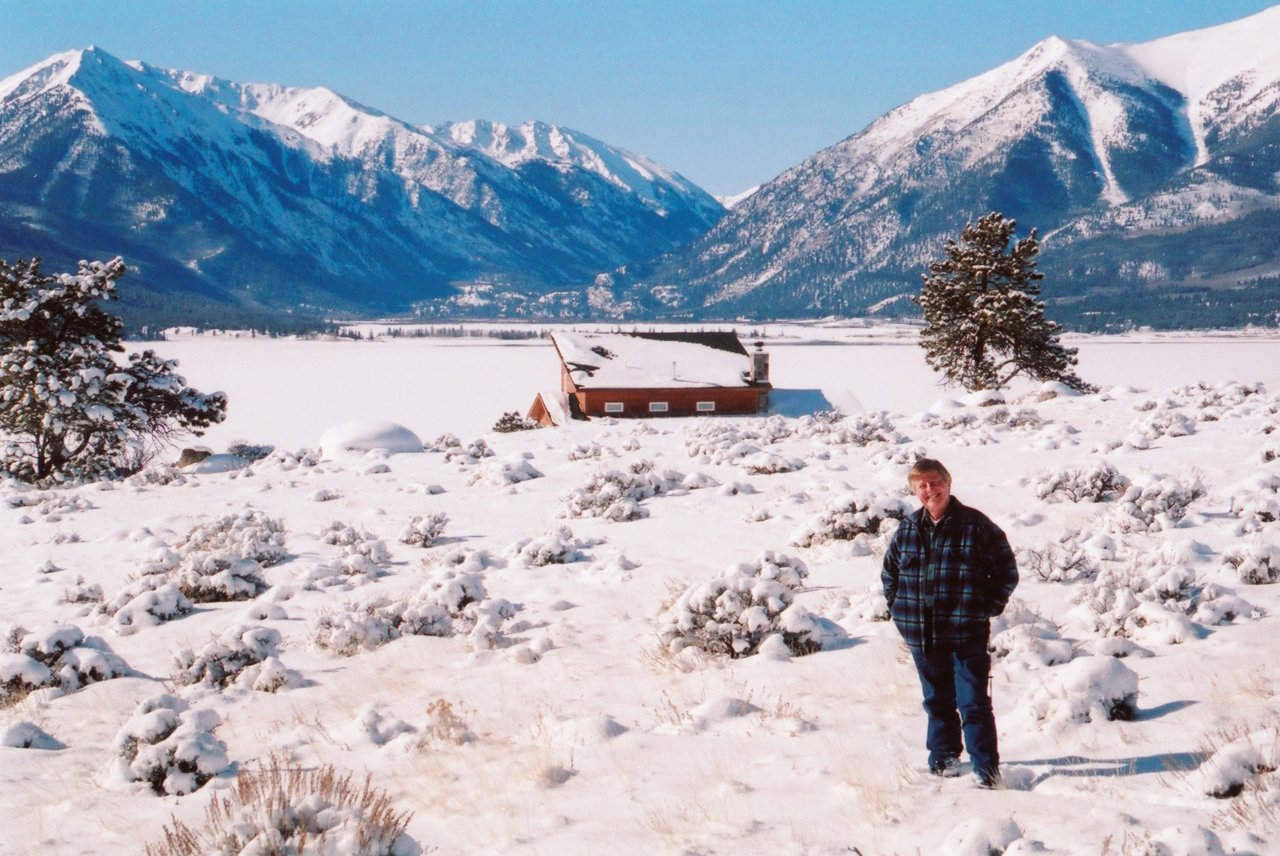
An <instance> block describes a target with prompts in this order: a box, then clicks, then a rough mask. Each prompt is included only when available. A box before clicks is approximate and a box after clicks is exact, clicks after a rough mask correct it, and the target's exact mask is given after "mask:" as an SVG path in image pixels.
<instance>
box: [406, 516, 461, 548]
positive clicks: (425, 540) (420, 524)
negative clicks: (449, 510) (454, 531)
mask: <svg viewBox="0 0 1280 856" xmlns="http://www.w3.org/2000/svg"><path fill="white" fill-rule="evenodd" d="M448 525H449V515H447V514H445V513H444V512H443V511H437V512H435V513H434V514H426V515H416V516H414V518H413V519H412V520H410V521H409V522H408V524H406V525H405V527H404V529H401V530H400V543H402V544H408V545H409V546H411V547H431V546H434V545H435V543H436V542H437V541H438V540H440V536H441V535H442V534H444V529H445V527H446V526H448Z"/></svg>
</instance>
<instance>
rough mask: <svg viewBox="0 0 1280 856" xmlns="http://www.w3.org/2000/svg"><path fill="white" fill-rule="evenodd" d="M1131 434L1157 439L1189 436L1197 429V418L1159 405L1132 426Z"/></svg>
mask: <svg viewBox="0 0 1280 856" xmlns="http://www.w3.org/2000/svg"><path fill="white" fill-rule="evenodd" d="M1129 430H1130V436H1137V437H1143V438H1145V439H1147V440H1157V439H1159V438H1161V437H1187V436H1189V435H1191V434H1194V433H1195V431H1196V423H1195V420H1194V419H1192V418H1191V417H1190V416H1188V415H1187V414H1185V413H1182V412H1181V411H1179V410H1172V409H1166V408H1163V407H1157V408H1156V409H1154V410H1152V411H1150V413H1148V415H1147V416H1145V417H1144V418H1142V419H1139V420H1137V421H1136V422H1134V423H1133V425H1131V426H1130V429H1129Z"/></svg>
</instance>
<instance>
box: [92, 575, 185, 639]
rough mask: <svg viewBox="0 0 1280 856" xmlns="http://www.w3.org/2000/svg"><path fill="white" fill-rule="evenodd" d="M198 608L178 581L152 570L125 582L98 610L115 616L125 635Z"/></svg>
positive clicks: (119, 631) (114, 622)
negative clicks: (134, 579) (168, 578)
mask: <svg viewBox="0 0 1280 856" xmlns="http://www.w3.org/2000/svg"><path fill="white" fill-rule="evenodd" d="M193 609H195V606H194V605H193V604H192V603H191V601H190V600H188V599H187V596H186V595H184V594H183V593H182V592H181V591H180V590H179V589H178V586H177V585H176V584H175V583H171V582H168V581H167V579H166V578H165V577H163V576H160V575H156V574H150V575H147V576H143V577H141V578H139V579H138V580H136V581H134V582H132V583H130V584H129V585H127V586H125V587H124V588H123V589H121V590H120V591H119V592H117V593H116V594H115V596H114V597H112V598H111V599H110V600H107V601H104V602H103V603H102V605H101V606H99V607H98V609H97V610H96V612H97V613H98V614H100V615H104V616H107V617H108V618H110V619H111V625H112V626H113V627H114V628H115V630H116V632H118V633H120V634H121V635H128V634H131V633H136V632H137V631H139V630H141V629H143V628H144V627H154V626H156V625H157V624H163V623H164V622H166V621H172V620H173V619H175V618H179V617H181V616H183V615H186V614H187V613H189V612H191V611H192V610H193Z"/></svg>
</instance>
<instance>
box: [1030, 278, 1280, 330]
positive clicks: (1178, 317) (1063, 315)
mask: <svg viewBox="0 0 1280 856" xmlns="http://www.w3.org/2000/svg"><path fill="white" fill-rule="evenodd" d="M1047 314H1048V315H1049V317H1051V318H1053V319H1054V320H1055V321H1057V322H1058V323H1060V324H1062V326H1063V327H1064V328H1066V329H1067V330H1074V331H1077V332H1081V333H1123V332H1125V331H1127V330H1133V329H1136V328H1137V327H1140V326H1142V327H1151V328H1154V329H1156V330H1197V329H1229V328H1240V327H1280V277H1266V278H1259V279H1255V280H1250V281H1249V282H1248V283H1247V284H1244V285H1242V286H1241V287H1238V288H1180V289H1178V290H1176V291H1168V292H1161V291H1158V290H1150V291H1149V290H1145V289H1143V290H1136V289H1135V290H1134V291H1131V292H1126V293H1123V294H1116V295H1094V296H1091V297H1090V298H1089V299H1088V300H1076V301H1071V302H1065V301H1064V302H1054V303H1052V304H1051V305H1050V306H1049V308H1048V311H1047Z"/></svg>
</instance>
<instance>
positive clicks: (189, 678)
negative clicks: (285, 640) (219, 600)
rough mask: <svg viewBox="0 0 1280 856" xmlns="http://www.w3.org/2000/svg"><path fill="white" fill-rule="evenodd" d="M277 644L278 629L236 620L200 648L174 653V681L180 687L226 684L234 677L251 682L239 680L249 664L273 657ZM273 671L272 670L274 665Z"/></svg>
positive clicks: (278, 643)
mask: <svg viewBox="0 0 1280 856" xmlns="http://www.w3.org/2000/svg"><path fill="white" fill-rule="evenodd" d="M279 647H280V631H278V630H275V629H273V628H270V627H248V626H245V625H243V624H237V625H234V626H233V627H230V628H228V629H227V630H225V631H224V632H223V633H222V634H220V635H219V636H218V638H216V639H213V640H211V641H210V642H209V643H208V644H207V645H205V646H204V647H203V648H201V649H200V651H199V652H193V651H192V650H191V649H189V648H184V649H182V650H180V651H178V653H176V654H175V655H174V657H173V660H174V672H173V682H174V683H175V684H177V685H178V686H180V687H186V686H191V685H192V684H206V685H209V686H215V687H226V686H229V685H230V684H231V683H232V682H233V681H236V682H239V683H242V684H245V683H247V684H248V685H250V686H252V684H253V680H252V678H256V677H257V675H256V674H255V675H253V676H251V679H250V680H247V681H239V679H240V678H241V673H242V672H244V671H245V669H246V668H248V667H249V666H253V665H256V664H258V663H262V662H263V661H265V660H266V659H267V658H268V657H274V656H275V654H276V652H277V650H278V649H279ZM272 671H275V670H274V669H273V670H272Z"/></svg>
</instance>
